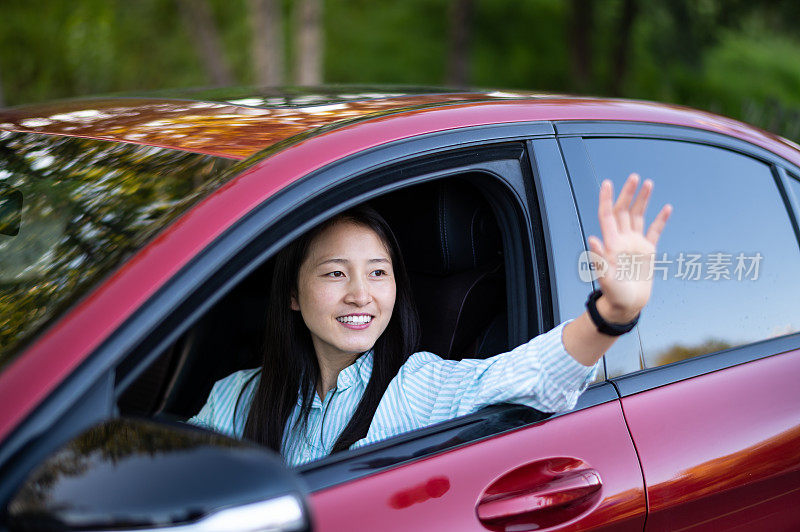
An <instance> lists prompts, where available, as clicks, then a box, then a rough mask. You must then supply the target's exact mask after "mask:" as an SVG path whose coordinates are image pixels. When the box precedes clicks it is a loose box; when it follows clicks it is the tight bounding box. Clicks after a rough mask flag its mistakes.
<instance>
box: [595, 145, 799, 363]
mask: <svg viewBox="0 0 800 532" xmlns="http://www.w3.org/2000/svg"><path fill="white" fill-rule="evenodd" d="M586 147H587V150H588V152H589V157H590V159H591V161H592V163H593V165H594V168H595V174H596V176H597V178H598V180H602V179H611V180H612V181H613V182H614V186H615V190H619V189H620V187H621V186H622V183H623V182H624V180H625V178H626V177H627V176H628V174H630V173H631V172H637V173H639V174H640V175H641V176H642V179H645V178H650V179H652V180H653V181H654V182H655V189H654V192H653V196H652V198H651V200H650V205H651V208H650V209H649V210H648V213H647V216H646V220H645V223H646V225H648V226H649V224H650V223H651V222H652V220H653V218H654V217H655V215H656V214H657V212H658V208H660V206H661V205H663V204H665V203H672V204H673V205H674V207H675V211H674V214H673V215H672V217H671V218H670V221H669V224H668V226H667V228H666V230H665V231H664V233H663V234H662V237H661V240H660V241H659V246H658V247H659V249H658V253H657V257H656V258H657V260H659V263H658V264H657V265H656V271H654V276H655V278H656V281H655V284H654V287H653V295H652V299H651V301H650V303H649V304H648V306H647V308H646V310H645V312H644V313H643V314H642V318H641V320H640V322H639V332H640V336H641V344H642V351H643V355H644V361H645V366H646V367H654V366H660V365H664V364H669V363H672V362H677V361H680V360H685V359H688V358H692V357H695V356H699V355H702V354H706V353H709V352H714V351H718V350H721V349H725V348H728V347H733V346H738V345H743V344H747V343H751V342H755V341H758V340H762V339H766V338H771V337H775V336H782V335H785V334H790V333H792V332H795V331H798V330H800V310H798V308H797V305H796V303H795V302H796V301H797V300H798V298H800V285H798V284H797V282H796V272H797V271H798V267H800V250H799V249H798V243H797V240H796V238H795V235H794V233H793V231H792V227H791V224H790V220H789V216H788V213H787V210H786V207H785V206H784V203H783V201H782V199H781V197H780V194H779V192H778V189H777V186H776V184H775V181H774V177H773V175H772V172H771V170H770V168H769V166H767V165H766V164H763V163H761V162H759V161H756V160H755V159H752V158H750V157H746V156H744V155H741V154H738V153H734V152H731V151H727V150H723V149H719V148H715V147H711V146H705V145H698V144H693V143H688V142H678V141H666V140H649V139H587V140H586ZM759 255H760V257H761V259H760V260H756V261H755V262H758V264H757V268H756V271H755V272H754V271H753V269H752V268H750V271H749V273H748V271H747V269H748V268H749V267H750V266H752V265H751V262H753V261H751V260H750V259H752V258H754V257H757V256H759ZM740 256H741V257H743V259H744V260H743V261H741V262H744V265H743V268H741V269H738V270H737V268H739V267H740V264H739V262H740V261H739V260H737V258H738V257H740ZM692 260H693V262H694V266H692V265H691V264H690V262H691V261H692Z"/></svg>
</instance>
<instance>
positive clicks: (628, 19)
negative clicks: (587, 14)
mask: <svg viewBox="0 0 800 532" xmlns="http://www.w3.org/2000/svg"><path fill="white" fill-rule="evenodd" d="M638 10H639V5H638V3H637V2H636V0H625V2H624V3H623V4H622V15H621V17H620V19H619V29H618V30H617V39H618V40H617V46H616V49H615V50H614V57H613V61H612V64H613V65H614V70H613V72H612V77H611V84H610V87H609V89H610V92H611V95H612V96H620V95H621V94H622V88H623V87H624V86H625V78H626V77H627V75H628V60H629V59H630V55H631V54H630V51H631V35H632V33H633V31H632V30H633V22H634V20H635V19H636V15H637V12H638Z"/></svg>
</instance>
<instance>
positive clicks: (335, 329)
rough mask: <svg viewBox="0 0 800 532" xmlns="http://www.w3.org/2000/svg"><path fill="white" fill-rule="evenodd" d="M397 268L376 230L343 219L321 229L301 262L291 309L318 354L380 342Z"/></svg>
mask: <svg viewBox="0 0 800 532" xmlns="http://www.w3.org/2000/svg"><path fill="white" fill-rule="evenodd" d="M395 293H396V288H395V280H394V270H393V269H392V262H391V259H390V255H389V250H388V249H387V248H386V246H385V245H384V244H383V242H382V241H381V239H380V238H379V237H378V235H377V234H375V232H374V231H372V229H369V228H368V227H365V226H363V225H358V224H355V223H352V222H340V223H336V224H334V225H332V226H331V227H329V228H327V229H325V230H324V231H323V232H322V233H320V234H319V235H318V236H317V237H316V238H315V239H314V240H313V241H312V242H311V245H310V249H309V253H308V256H307V257H306V259H305V261H303V263H302V264H301V265H300V271H299V274H298V279H297V295H296V296H294V297H292V310H298V311H300V314H301V315H302V316H303V321H304V322H305V324H306V326H307V327H308V330H309V331H310V332H311V339H312V340H313V342H314V349H315V351H316V353H317V356H318V357H325V358H326V359H328V360H336V359H340V358H341V357H343V356H348V357H352V356H353V355H356V354H359V353H363V352H364V351H367V350H368V349H370V348H372V346H374V345H375V342H376V341H377V340H378V337H379V336H380V335H381V334H382V333H383V331H384V330H385V329H386V326H387V325H388V324H389V319H390V318H391V317H392V309H394V301H395Z"/></svg>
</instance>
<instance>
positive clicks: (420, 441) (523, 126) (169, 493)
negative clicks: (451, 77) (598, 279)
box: [0, 89, 800, 531]
mask: <svg viewBox="0 0 800 532" xmlns="http://www.w3.org/2000/svg"><path fill="white" fill-rule="evenodd" d="M632 171H636V172H638V173H639V174H641V175H642V176H643V177H647V178H651V179H653V180H654V181H655V183H656V187H655V191H654V197H653V198H652V200H651V203H653V204H654V205H656V206H660V205H663V204H664V203H666V202H670V203H672V204H673V205H674V206H675V212H674V214H673V216H672V219H671V220H670V223H669V226H668V227H667V229H666V231H665V233H664V234H663V236H662V238H661V240H660V242H659V252H658V257H657V260H656V263H655V265H654V268H653V271H652V272H648V274H649V275H655V276H656V282H655V285H654V293H653V296H652V298H651V301H650V303H649V305H648V306H647V308H646V309H645V312H644V313H643V315H642V317H641V320H640V322H639V325H638V326H637V328H636V329H635V330H634V331H633V332H632V333H630V334H628V335H625V336H624V337H622V339H621V340H620V341H618V342H617V344H615V346H614V347H613V348H612V350H610V351H609V352H608V353H607V354H606V356H605V358H604V367H603V370H604V371H602V372H601V375H600V376H599V378H598V379H597V381H596V382H595V383H594V384H593V385H592V386H591V387H590V388H589V389H588V390H587V391H586V392H585V393H584V395H583V396H582V397H581V400H580V402H579V404H578V405H577V407H576V408H575V409H574V410H573V411H570V412H568V413H562V414H559V415H555V416H552V415H548V414H547V413H541V412H537V411H535V410H532V409H530V408H527V407H523V406H519V405H509V404H505V405H496V406H492V407H490V408H487V409H484V410H481V411H479V412H476V413H474V414H472V415H469V416H466V417H461V418H457V419H453V420H451V421H448V422H445V423H442V424H438V425H434V426H431V427H428V428H425V429H422V430H419V431H415V432H411V433H407V434H404V435H401V436H398V437H395V438H392V439H389V440H385V441H383V442H380V443H377V444H374V445H370V446H367V447H364V448H359V449H355V450H350V451H346V452H342V453H338V454H334V455H332V456H329V457H327V458H325V459H323V460H320V461H317V462H312V463H310V464H306V465H303V466H300V467H298V468H295V469H289V468H288V467H286V466H284V465H283V464H282V463H281V462H280V461H279V460H277V459H276V458H275V457H274V456H273V455H272V454H270V453H269V452H267V451H266V450H264V449H260V448H256V447H255V446H253V445H251V444H248V443H246V442H239V441H236V440H232V439H229V438H226V437H223V436H220V435H216V434H214V433H211V432H210V431H205V430H203V429H199V428H195V427H190V426H187V425H185V424H183V423H180V422H181V421H183V420H185V419H187V418H188V417H190V416H192V415H194V414H195V413H196V412H197V411H198V410H199V409H200V407H201V406H202V404H203V402H204V401H205V399H206V397H207V396H208V393H209V390H210V388H211V386H212V384H213V383H214V382H215V381H216V380H218V379H220V378H222V377H223V376H225V375H228V374H229V373H231V372H233V371H236V370H238V369H243V368H248V367H255V366H257V365H258V356H259V353H258V351H259V349H260V344H259V342H260V330H261V322H262V320H263V318H264V317H263V311H264V309H265V308H266V304H265V301H266V300H267V298H269V293H268V284H269V283H268V282H267V281H266V279H269V277H270V271H271V267H272V263H271V257H272V256H273V255H274V254H275V252H276V250H278V249H280V248H281V247H282V246H284V245H285V244H286V243H287V242H289V241H291V240H292V239H293V238H295V237H296V236H298V235H299V234H301V233H302V232H304V231H306V230H307V229H309V228H310V227H312V226H313V225H315V224H317V223H319V222H320V221H321V220H324V219H325V218H327V217H330V216H332V215H333V214H335V213H337V212H339V211H341V210H344V209H346V208H348V207H350V206H352V205H354V204H358V203H362V202H366V201H369V202H370V203H371V204H372V205H373V206H374V207H375V208H376V209H377V210H378V211H379V212H381V213H382V214H383V215H384V217H386V218H387V220H389V221H390V223H391V224H392V226H393V227H394V228H395V229H396V231H397V233H398V239H399V241H400V244H401V247H402V248H403V251H404V256H405V260H406V263H407V265H408V268H409V271H410V275H411V278H412V284H413V288H414V291H415V293H416V295H417V305H418V307H419V311H420V314H421V318H422V320H421V321H422V323H423V324H424V329H423V336H422V345H421V347H422V348H425V349H427V350H430V351H433V352H436V353H438V354H440V355H441V356H444V357H450V358H457V357H463V356H470V357H485V356H489V355H491V354H494V353H497V352H501V351H503V350H506V349H508V348H509V347H512V346H515V345H517V344H519V343H521V342H523V341H526V340H527V339H528V338H530V337H532V336H534V335H536V334H538V333H541V332H544V331H546V330H548V329H550V328H552V327H553V326H555V325H557V324H558V323H559V322H561V321H562V320H564V319H567V318H571V317H574V316H577V315H578V314H580V313H581V312H582V310H583V303H584V301H585V299H586V296H587V295H588V293H589V292H590V291H591V290H592V288H593V287H592V277H593V273H594V272H592V271H591V264H590V263H587V262H586V261H585V260H583V258H584V257H583V256H582V255H581V253H582V252H583V251H585V250H586V237H587V236H588V235H590V234H595V235H599V234H600V232H599V227H598V222H597V220H596V202H597V195H598V190H599V183H600V181H601V180H602V179H603V178H610V179H612V180H613V181H614V182H615V184H616V185H617V188H619V185H620V184H621V182H622V181H623V180H624V179H625V177H626V176H627V175H628V174H629V173H630V172H632ZM653 211H655V209H653ZM654 214H655V212H651V213H649V215H650V217H651V218H652V216H654ZM799 214H800V150H799V149H798V147H797V146H796V145H794V144H792V143H791V142H789V141H787V140H785V139H782V138H779V137H777V136H774V135H771V134H769V133H765V132H763V131H760V130H757V129H755V128H753V127H750V126H747V125H745V124H742V123H740V122H737V121H734V120H730V119H726V118H722V117H719V116H715V115H712V114H709V113H705V112H700V111H695V110H691V109H685V108H680V107H675V106H668V105H660V104H654V103H647V102H636V101H624V100H605V99H593V98H574V97H564V96H551V95H540V94H510V93H499V92H496V93H485V92H483V93H454V92H443V91H438V92H437V91H427V92H425V91H415V92H414V93H413V94H412V93H408V92H404V91H403V90H399V91H394V92H393V91H389V90H388V89H377V90H371V91H368V90H364V89H357V90H355V89H330V90H325V89H320V91H319V92H317V93H311V92H302V91H296V92H293V93H290V92H286V93H263V92H258V91H245V90H219V91H211V92H194V93H190V94H186V95H181V96H180V97H173V98H162V99H154V98H151V99H132V98H120V99H96V100H80V101H73V102H66V103H56V104H51V105H43V106H32V107H24V108H15V109H8V110H4V111H2V113H0V286H1V287H2V292H0V364H1V365H0V405H2V406H1V407H0V469H1V470H2V473H1V474H0V475H1V476H0V500H1V501H2V508H3V513H2V516H0V523H2V524H0V527H6V528H8V529H11V530H16V529H19V530H23V529H24V530H51V529H65V530H78V529H93V530H102V529H111V528H113V529H115V530H119V529H124V528H130V529H137V530H140V529H158V530H164V529H168V528H169V527H176V528H175V530H262V529H268V530H303V529H308V528H313V529H314V530H321V531H325V530H330V531H334V530H404V531H405V530H459V531H466V530H486V529H488V530H542V529H553V530H556V529H557V530H584V529H596V528H597V529H599V528H603V529H605V528H608V529H613V530H687V529H708V530H711V529H713V530H719V529H742V530H745V529H752V530H761V529H772V530H779V529H782V530H788V529H797V528H798V527H800V386H799V385H798V384H797V379H798V376H800V350H798V349H799V348H800V333H798V332H797V331H800V310H798V308H800V307H798V305H797V301H799V300H800V283H798V282H797V276H798V273H797V272H800V244H799V243H798V242H799V240H798V239H799V237H800V226H798V215H799ZM649 222H650V220H649V219H648V220H646V223H647V224H649ZM636 268H637V264H636V263H635V261H632V262H631V264H630V265H629V268H627V270H628V271H630V272H635V270H636ZM270 527H272V528H270ZM169 529H171V528H169Z"/></svg>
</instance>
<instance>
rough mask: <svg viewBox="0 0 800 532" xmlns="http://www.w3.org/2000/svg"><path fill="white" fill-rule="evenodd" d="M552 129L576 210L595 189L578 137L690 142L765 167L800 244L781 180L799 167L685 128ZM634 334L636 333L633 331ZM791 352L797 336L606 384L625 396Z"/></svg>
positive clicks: (789, 195) (592, 125) (614, 125)
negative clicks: (738, 155)
mask: <svg viewBox="0 0 800 532" xmlns="http://www.w3.org/2000/svg"><path fill="white" fill-rule="evenodd" d="M554 127H555V129H556V133H557V138H558V139H559V143H560V144H561V146H562V149H563V150H564V155H565V158H566V160H565V162H566V163H567V166H568V168H569V173H570V181H571V182H572V186H573V188H574V189H575V199H576V202H577V204H578V207H579V208H578V210H579V212H581V211H582V212H584V213H588V212H592V211H591V210H589V205H592V206H593V203H591V204H590V203H588V201H589V198H592V200H591V201H592V202H593V201H594V197H595V196H596V194H597V190H598V188H599V183H598V182H597V178H596V175H595V173H594V170H593V168H592V165H591V161H590V160H589V156H588V153H587V151H586V148H585V146H584V144H583V139H584V138H649V139H658V140H676V141H684V142H691V143H693V144H701V145H706V146H712V147H716V148H722V149H725V150H729V151H733V152H736V153H739V154H742V155H745V156H748V157H750V158H753V159H756V160H758V161H761V162H763V163H765V164H767V165H769V166H770V167H771V169H772V173H773V177H774V178H775V183H776V185H777V187H778V191H779V192H780V195H781V198H782V199H783V201H784V206H785V207H786V210H787V213H788V215H789V219H790V221H791V223H792V227H793V230H794V233H795V237H796V238H797V242H798V246H800V227H798V221H797V220H798V216H800V210H798V203H797V198H796V197H795V196H794V194H793V192H792V191H791V190H790V189H789V187H788V183H787V181H786V180H788V179H792V177H790V176H788V175H787V173H786V172H787V169H788V171H790V172H793V173H795V175H798V176H800V167H798V166H796V165H794V164H793V163H791V162H790V161H787V160H785V159H783V158H782V157H780V156H778V155H776V154H774V153H772V152H770V151H769V150H767V149H765V148H762V147H760V146H756V145H754V144H750V143H749V142H745V141H743V140H741V139H738V138H735V137H731V136H728V135H724V134H722V133H716V132H712V131H707V130H703V129H695V128H690V127H685V126H673V125H665V124H653V123H646V122H618V121H593V122H584V121H569V122H554ZM584 172H590V175H591V176H592V179H585V178H584V179H575V178H574V176H575V175H576V173H584ZM584 177H585V176H584ZM591 183H594V187H595V188H594V189H592V188H591V186H590V184H591ZM576 184H577V186H576ZM581 207H583V209H581ZM586 216H588V215H584V216H582V217H581V218H582V219H584V218H585V217H586ZM635 331H636V334H637V335H638V334H639V331H638V327H637V328H636V329H635ZM640 344H641V342H640ZM794 349H800V333H796V334H791V335H787V336H782V337H779V338H769V339H764V340H760V341H757V342H753V343H750V344H746V345H742V346H737V347H732V348H729V349H725V350H723V351H716V352H713V353H707V354H705V355H702V356H698V357H694V358H691V359H687V360H683V361H680V362H675V363H672V364H668V365H665V366H658V367H653V368H647V369H643V370H639V371H635V372H632V373H628V374H626V375H622V376H619V377H614V378H612V379H610V381H611V382H612V383H613V384H614V385H615V386H616V387H617V389H618V391H619V394H620V397H626V396H629V395H633V394H636V393H640V392H643V391H647V390H651V389H654V388H658V387H660V386H664V385H667V384H672V383H675V382H678V381H681V380H685V379H690V378H693V377H697V376H700V375H705V374H708V373H711V372H714V371H719V370H722V369H725V368H729V367H733V366H737V365H739V364H744V363H747V362H753V361H756V360H760V359H763V358H767V357H771V356H775V355H779V354H781V353H785V352H787V351H792V350H794ZM640 356H641V353H640Z"/></svg>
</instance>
